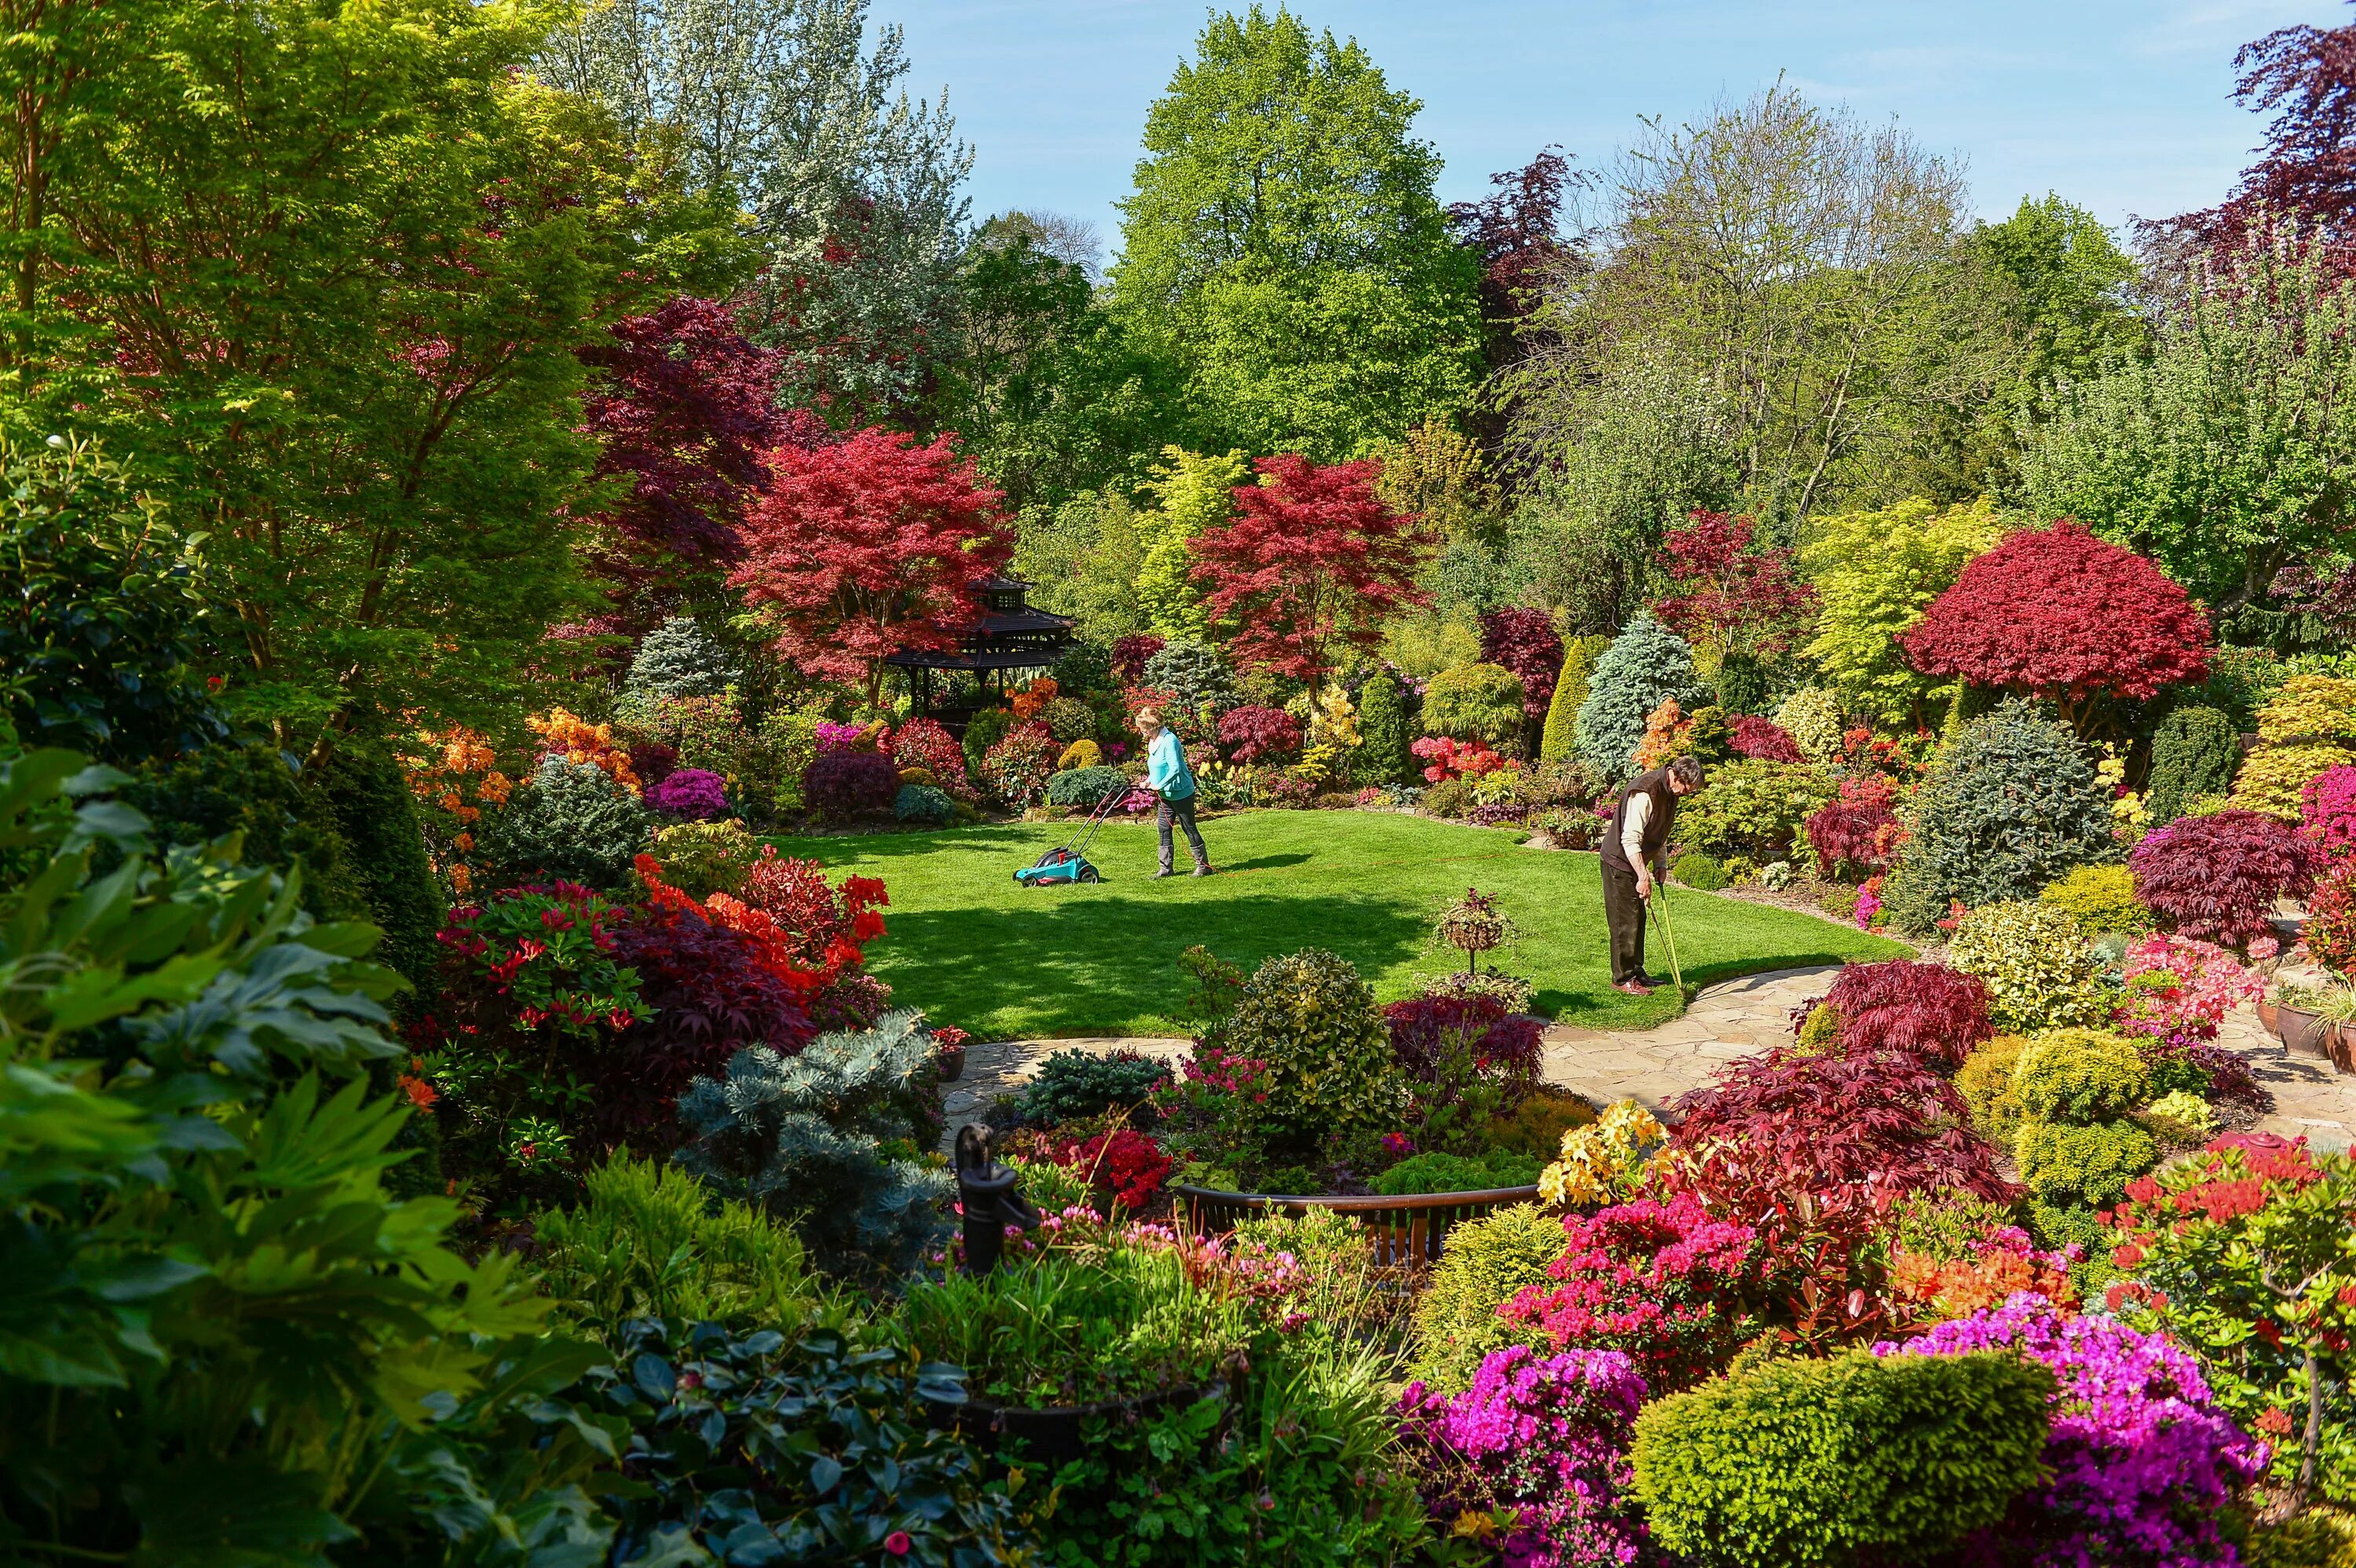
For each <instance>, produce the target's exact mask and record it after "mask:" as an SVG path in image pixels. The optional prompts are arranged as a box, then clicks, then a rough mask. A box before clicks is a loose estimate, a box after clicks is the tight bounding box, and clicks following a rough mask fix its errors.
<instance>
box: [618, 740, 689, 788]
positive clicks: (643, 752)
mask: <svg viewBox="0 0 2356 1568" xmlns="http://www.w3.org/2000/svg"><path fill="white" fill-rule="evenodd" d="M678 767H679V752H678V751H677V749H676V748H674V747H670V746H666V745H664V744H663V743H662V742H661V741H640V742H639V743H638V744H637V745H635V746H633V747H631V748H630V771H631V772H632V773H636V774H637V775H638V784H639V785H640V786H641V787H642V788H646V789H652V788H653V787H654V786H655V785H657V784H660V783H662V782H663V780H665V779H667V778H669V777H670V775H671V773H673V772H674V771H675V770H676V769H677V768H678Z"/></svg>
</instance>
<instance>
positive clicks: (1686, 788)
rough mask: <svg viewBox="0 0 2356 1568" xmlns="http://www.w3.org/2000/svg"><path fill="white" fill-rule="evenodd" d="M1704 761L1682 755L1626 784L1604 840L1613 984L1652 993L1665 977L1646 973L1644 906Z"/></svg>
mask: <svg viewBox="0 0 2356 1568" xmlns="http://www.w3.org/2000/svg"><path fill="white" fill-rule="evenodd" d="M1702 776H1703V775H1702V771H1701V762H1700V760H1699V759H1698V758H1695V757H1679V758H1677V759H1676V761H1675V762H1672V763H1668V764H1667V765H1666V766H1665V767H1658V768H1655V769H1653V770H1652V771H1651V772H1650V773H1638V774H1637V775H1636V776H1635V777H1634V778H1633V779H1630V780H1629V781H1628V782H1627V783H1626V784H1622V785H1621V786H1620V803H1619V805H1617V806H1615V807H1613V809H1612V827H1611V831H1610V832H1608V833H1607V834H1605V836H1604V839H1603V925H1604V929H1605V930H1606V931H1607V932H1608V933H1610V936H1611V942H1612V989H1613V990H1615V991H1624V992H1626V993H1627V994H1628V995H1629V996H1632V997H1649V996H1651V995H1652V994H1653V987H1655V986H1657V985H1659V984H1660V982H1659V981H1657V980H1655V979H1654V978H1653V977H1652V976H1648V975H1646V974H1645V973H1644V906H1645V905H1646V904H1647V903H1648V902H1649V901H1651V900H1652V897H1653V889H1654V888H1655V885H1657V883H1658V882H1659V881H1660V880H1661V879H1662V878H1663V877H1665V876H1666V875H1667V874H1668V871H1667V868H1666V867H1665V865H1664V864H1663V862H1664V860H1665V858H1666V857H1667V854H1668V848H1669V829H1670V827H1672V825H1674V824H1675V823H1676V819H1677V797H1678V796H1680V795H1691V794H1693V792H1694V791H1696V790H1697V789H1699V788H1701V786H1702Z"/></svg>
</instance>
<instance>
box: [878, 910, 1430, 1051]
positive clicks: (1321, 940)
mask: <svg viewBox="0 0 2356 1568" xmlns="http://www.w3.org/2000/svg"><path fill="white" fill-rule="evenodd" d="M1075 895H1077V896H1075ZM892 933H893V935H894V938H896V939H897V940H896V941H895V942H894V943H893V944H891V946H890V948H889V949H879V950H878V951H877V953H876V955H875V956H876V959H877V962H876V965H875V970H876V973H877V974H878V975H880V976H883V978H884V979H886V980H888V981H890V982H891V983H892V985H893V986H894V987H895V988H896V989H899V990H900V991H902V992H904V993H905V995H906V996H907V997H908V998H909V999H910V1000H912V1001H916V1002H917V1004H918V1005H920V1006H922V1007H924V1008H926V1011H928V1012H930V1013H931V1014H932V1015H933V1016H934V1017H935V1018H937V1019H939V1020H940V1021H942V1022H943V1023H953V1024H956V1025H958V1027H959V1028H961V1029H971V1030H974V1031H975V1032H977V1033H979V1034H982V1035H985V1036H988V1037H996V1038H1000V1039H1007V1038H1015V1037H1026V1036H1040V1035H1091V1034H1138V1033H1151V1032H1153V1030H1154V1029H1156V1028H1158V1027H1166V1024H1165V1022H1164V1020H1166V1019H1167V1018H1168V1017H1169V1016H1170V1015H1171V1014H1173V1013H1174V1012H1175V1010H1176V1009H1177V1008H1179V1007H1180V1006H1182V1005H1183V1002H1184V1000H1185V997H1186V991H1187V983H1186V979H1185V976H1183V975H1182V974H1181V973H1180V972H1179V969H1178V956H1179V955H1180V954H1182V953H1183V952H1185V950H1186V949H1187V948H1189V947H1192V946H1194V945H1196V944H1201V945H1203V946H1205V947H1208V948H1209V949H1210V950H1211V951H1212V952H1214V953H1215V954H1217V955H1219V956H1220V957H1222V958H1224V959H1226V961H1227V962H1229V963H1231V964H1234V965H1237V966H1239V967H1240V968H1242V969H1243V970H1244V971H1245V972H1246V973H1247V974H1248V973H1249V972H1250V971H1252V970H1253V969H1255V968H1258V966H1259V965H1260V963H1261V961H1262V960H1264V959H1266V958H1269V957H1270V956H1272V955H1276V954H1280V953H1291V952H1295V951H1297V950H1299V949H1301V948H1303V947H1323V948H1327V949H1329V950H1331V951H1333V952H1334V953H1338V954H1340V955H1342V956H1343V957H1344V958H1347V959H1348V960H1350V962H1352V963H1353V964H1355V965H1357V966H1358V969H1359V971H1360V972H1361V973H1362V974H1367V975H1373V974H1377V973H1379V972H1381V971H1382V970H1383V969H1385V968H1387V967H1388V966H1389V965H1393V964H1397V963H1400V962H1402V961H1404V960H1405V959H1407V958H1408V957H1409V956H1410V955H1413V954H1415V953H1418V952H1419V951H1421V950H1422V949H1423V948H1424V946H1425V937H1426V934H1427V933H1426V930H1425V926H1424V923H1423V922H1422V920H1421V919H1420V918H1419V917H1418V916H1417V915H1416V913H1415V912H1412V911H1409V910H1403V909H1401V908H1399V907H1398V904H1396V903H1395V902H1393V901H1387V900H1383V899H1378V898H1369V897H1364V896H1360V895H1356V894H1340V895H1333V896H1329V897H1324V898H1320V899H1315V900H1303V899H1301V898H1300V897H1299V896H1297V895H1286V894H1283V893H1279V892H1276V891H1269V892H1266V893H1260V892H1241V893H1237V894H1236V895H1234V896H1232V897H1226V898H1221V899H1219V900H1216V901H1204V902H1193V903H1176V904H1173V903H1171V902H1168V901H1164V900H1159V899H1153V898H1150V897H1144V896H1139V895H1133V894H1130V893H1127V892H1124V891H1119V890H1118V889H1116V888H1114V887H1111V886H1108V885H1105V886H1098V887H1094V888H1086V889H1078V888H1075V889H1066V890H1061V891H1058V892H1056V893H1054V894H1050V895H1047V896H1046V897H1045V898H1044V899H1043V901H1041V902H1040V903H1039V904H1037V905H1036V906H1034V907H1033V908H1032V909H1031V911H1030V912H1028V913H1027V915H1026V916H1025V918H1023V919H1022V920H1020V921H1015V920H1010V919H1009V918H1008V915H1007V912H1006V911H1005V910H1003V909H965V910H916V911H910V912H905V913H899V914H894V916H893V917H892ZM916 954H921V955H923V956H922V957H921V958H916V957H899V956H896V955H916Z"/></svg>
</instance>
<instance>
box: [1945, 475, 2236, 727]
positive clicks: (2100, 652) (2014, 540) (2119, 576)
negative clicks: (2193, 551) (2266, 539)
mask: <svg viewBox="0 0 2356 1568" xmlns="http://www.w3.org/2000/svg"><path fill="white" fill-rule="evenodd" d="M1898 642H1899V646H1900V647H1901V649H1902V650H1903V651H1904V653H1905V655H1906V661H1907V663H1909V664H1911V665H1912V666H1913V667H1915V668H1916V669H1917V670H1920V671H1921V672H1922V673H1923V674H1924V675H1953V676H1961V677H1963V678H1964V679H1965V680H1966V681H1968V682H1970V683H1971V684H1972V685H1974V686H1981V687H1994V688H2001V689H2003V690H2006V691H2011V692H2016V693H2019V694H2020V695H2022V696H2033V697H2043V698H2050V699H2052V700H2053V701H2054V702H2055V703H2057V704H2058V705H2059V706H2060V707H2061V714H2062V717H2063V718H2064V719H2065V720H2068V721H2070V723H2071V724H2072V726H2073V727H2075V728H2077V729H2078V730H2079V731H2080V732H2081V733H2083V732H2084V719H2085V709H2086V706H2087V704H2089V703H2090V702H2092V701H2093V700H2094V699H2096V698H2101V697H2115V698H2125V699H2130V700H2132V701H2136V702H2141V701H2146V700H2148V699H2151V698H2153V697H2156V696H2158V694H2159V693H2160V691H2161V690H2163V689H2164V688H2168V687H2170V686H2176V685H2179V684H2181V683H2183V682H2187V681H2199V680H2201V679H2202V678H2204V677H2206V676H2207V675H2208V673H2209V618H2208V616H2207V615H2205V614H2203V613H2201V607H2200V606H2199V605H2198V604H2195V603H2193V602H2192V596H2191V595H2190V594H2189V593H2187V592H2185V591H2184V589H2183V587H2182V586H2181V585H2179V583H2177V582H2176V581H2174V580H2172V579H2171V578H2169V575H2168V574H2167V573H2166V572H2164V571H2160V570H2159V568H2158V567H2157V566H2155V565H2153V564H2152V563H2151V562H2150V561H2148V560H2145V559H2144V558H2143V557H2142V556H2139V555H2137V554H2136V553H2135V551H2133V550H2130V549H2120V548H2119V547H2118V546H2117V545H2115V544H2108V543H2105V542H2104V541H2103V540H2101V539H2096V538H2095V537H2094V535H2093V534H2091V533H2089V532H2087V531H2086V529H2085V528H2083V527H2082V526H2080V525H2079V524H2077V523H2075V522H2072V520H2070V519H2069V518H2067V517H2064V518H2063V519H2062V520H2061V521H2060V522H2058V523H2056V524H2054V525H2053V526H2052V527H2051V528H2045V529H2041V530H2038V529H2032V530H2030V531H2028V532H2025V533H2018V534H2015V535H2013V536H2012V537H2011V538H2010V539H2007V540H2005V541H2004V542H2003V543H2002V544H2000V545H1998V546H1997V547H1996V549H1992V550H1990V551H1988V552H1987V554H1986V555H1984V556H1981V557H1980V558H1979V559H1978V560H1975V561H1973V562H1972V563H1971V564H1970V565H1969V566H1966V567H1965V568H1964V571H1963V575H1962V576H1960V577H1958V578H1957V579H1956V580H1955V584H1954V587H1952V588H1950V589H1948V590H1947V591H1946V592H1944V593H1942V594H1940V595H1939V597H1938V598H1936V599H1934V600H1933V601H1932V602H1931V607H1930V609H1929V610H1927V611H1925V612H1924V613H1923V615H1922V620H1920V621H1919V622H1917V623H1915V624H1914V625H1913V627H1912V629H1911V630H1909V631H1907V632H1906V633H1904V634H1903V635H1901V636H1900V637H1899V639H1898Z"/></svg>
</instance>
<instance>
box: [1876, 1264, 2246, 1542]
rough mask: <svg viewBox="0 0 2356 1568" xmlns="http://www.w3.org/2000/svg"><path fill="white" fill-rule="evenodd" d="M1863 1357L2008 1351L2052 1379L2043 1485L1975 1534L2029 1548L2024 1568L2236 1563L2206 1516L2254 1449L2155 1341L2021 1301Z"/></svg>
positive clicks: (2193, 1370)
mask: <svg viewBox="0 0 2356 1568" xmlns="http://www.w3.org/2000/svg"><path fill="white" fill-rule="evenodd" d="M1873 1349H1874V1353H1875V1354H1876V1355H1882V1356H1890V1355H1912V1356H1959V1355H1966V1354H1969V1353H1970V1352H1972V1351H1974V1350H1995V1349H2013V1350H2017V1351H2018V1352H2019V1354H2021V1355H2023V1356H2025V1357H2028V1358H2029V1360H2035V1361H2040V1362H2042V1363H2043V1364H2044V1365H2045V1366H2046V1367H2048V1368H2050V1369H2051V1371H2052V1372H2053V1374H2054V1377H2055V1378H2056V1380H2057V1381H2058V1382H2059V1384H2060V1387H2059V1388H2058V1390H2057V1391H2056V1392H2055V1395H2054V1401H2053V1406H2052V1430H2051V1435H2050V1436H2048V1438H2047V1439H2046V1445H2045V1462H2046V1464H2047V1466H2048V1467H2050V1468H2051V1471H2052V1473H2053V1478H2052V1480H2051V1482H2049V1483H2048V1484H2047V1485H2046V1486H2045V1487H2044V1488H2040V1490H2038V1491H2034V1492H2029V1493H2026V1494H2024V1495H2023V1496H2022V1497H2021V1498H2020V1499H2018V1500H2016V1502H2015V1503H2014V1505H2013V1517H2011V1518H2010V1519H2008V1520H2006V1521H2005V1523H2004V1524H2002V1525H2000V1526H1998V1527H1997V1529H1996V1531H1991V1532H1989V1533H1990V1535H1991V1536H1993V1537H1995V1538H1997V1539H2000V1540H2001V1541H2004V1542H2005V1543H2006V1544H2008V1546H2011V1547H2014V1548H2019V1547H2024V1546H2025V1547H2027V1548H2029V1551H2030V1552H2031V1555H2029V1557H2028V1558H2027V1561H2029V1562H2030V1563H2033V1564H2035V1565H2036V1568H2083V1565H2084V1564H2088V1563H2138V1564H2150V1565H2151V1568H2193V1565H2195V1564H2201V1563H2234V1562H2236V1561H2238V1559H2237V1557H2236V1554H2235V1552H2234V1550H2233V1546H2232V1545H2231V1544H2229V1543H2228V1542H2227V1541H2225V1539H2224V1537H2223V1536H2222V1534H2221V1533H2220V1532H2219V1531H2218V1526H2217V1520H2218V1515H2219V1514H2220V1512H2221V1511H2222V1509H2223V1508H2224V1506H2225V1505H2226V1503H2227V1502H2228V1501H2230V1500H2231V1499H2232V1498H2233V1494H2234V1493H2235V1491H2237V1490H2238V1489H2239V1488H2244V1487H2247V1486H2248V1485H2250V1484H2251V1483H2252V1482H2254V1481H2255V1480H2257V1479H2258V1478H2259V1477H2261V1476H2263V1475H2264V1474H2265V1467H2266V1459H2267V1451H2266V1446H2265V1444H2263V1443H2260V1442H2257V1441H2255V1440H2254V1439H2252V1438H2251V1437H2249V1436H2248V1435H2246V1434H2244V1432H2243V1431H2242V1430H2241V1428H2239V1427H2238V1426H2236V1425H2234V1424H2233V1422H2232V1421H2230V1420H2229V1419H2227V1418H2226V1417H2225V1416H2224V1415H2222V1414H2221V1413H2219V1412H2218V1411H2217V1410H2216V1408H2215V1406H2214V1403H2213V1401H2212V1399H2211V1393H2210V1390H2209V1385H2208V1383H2207V1381H2205V1380H2204V1379H2203V1378H2202V1377H2201V1365H2200V1363H2199V1362H2198V1361H2196V1360H2194V1359H2193V1358H2192V1357H2191V1356H2190V1354H2188V1353H2187V1352H2186V1351H2184V1350H2183V1349H2179V1347H2178V1346H2176V1345H2175V1344H2173V1343H2171V1342H2169V1340H2168V1339H2166V1338H2165V1337H2163V1336H2161V1335H2158V1334H2140V1333H2137V1332H2136V1330H2134V1329H2132V1328H2128V1327H2126V1325H2125V1324H2123V1323H2120V1322H2118V1321H2117V1320H2116V1319H2115V1318H2108V1317H2072V1316H2066V1315H2064V1314H2062V1313H2060V1312H2057V1311H2056V1310H2055V1309H2054V1307H2053V1306H2052V1304H2051V1303H2050V1302H2048V1301H2047V1300H2046V1299H2045V1298H2044V1297H2043V1296H2035V1295H2031V1294H2029V1293H2027V1292H2023V1293H2021V1294H2019V1295H2017V1296H2013V1297H2012V1298H2011V1299H2010V1300H2008V1302H2006V1303H2005V1305H2004V1306H2002V1307H1997V1308H1996V1309H1994V1310H1992V1311H1985V1312H1975V1313H1973V1314H1972V1315H1971V1316H1970V1317H1961V1318H1957V1319H1955V1320H1954V1321H1953V1322H1950V1323H1943V1324H1941V1325H1939V1326H1938V1327H1937V1328H1933V1329H1932V1330H1931V1331H1930V1332H1929V1333H1927V1334H1925V1335H1923V1336H1922V1338H1921V1339H1914V1340H1912V1341H1910V1342H1908V1343H1905V1344H1902V1345H1901V1344H1896V1343H1892V1342H1890V1341H1888V1340H1884V1341H1883V1342H1881V1343H1880V1344H1878V1345H1876V1346H1874V1348H1873ZM1987 1544H1989V1545H1990V1546H1993V1545H1994V1544H1995V1541H1993V1540H1992V1541H1989V1542H1988V1543H1987ZM2007 1560H2008V1561H2009V1560H2010V1559H2009V1558H2008V1559H2007Z"/></svg>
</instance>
